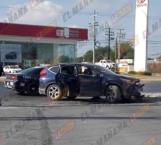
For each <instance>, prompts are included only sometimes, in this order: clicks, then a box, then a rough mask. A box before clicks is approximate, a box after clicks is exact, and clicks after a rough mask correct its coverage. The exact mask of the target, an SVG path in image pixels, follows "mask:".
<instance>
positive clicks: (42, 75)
mask: <svg viewBox="0 0 161 145" xmlns="http://www.w3.org/2000/svg"><path fill="white" fill-rule="evenodd" d="M44 76H46V69H43V70H42V71H41V72H40V77H44Z"/></svg>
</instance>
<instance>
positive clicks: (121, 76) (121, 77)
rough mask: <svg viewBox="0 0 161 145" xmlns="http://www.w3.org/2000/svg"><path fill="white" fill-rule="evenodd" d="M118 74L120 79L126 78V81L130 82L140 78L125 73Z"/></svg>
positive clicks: (138, 80)
mask: <svg viewBox="0 0 161 145" xmlns="http://www.w3.org/2000/svg"><path fill="white" fill-rule="evenodd" d="M118 76H119V78H120V79H122V80H128V81H131V82H140V79H137V78H134V77H131V76H127V75H118Z"/></svg>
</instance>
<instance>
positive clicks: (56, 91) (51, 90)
mask: <svg viewBox="0 0 161 145" xmlns="http://www.w3.org/2000/svg"><path fill="white" fill-rule="evenodd" d="M47 97H49V98H50V99H51V100H54V101H55V100H60V99H61V98H62V90H61V88H60V87H59V86H58V85H56V84H53V85H50V86H49V87H48V89H47Z"/></svg>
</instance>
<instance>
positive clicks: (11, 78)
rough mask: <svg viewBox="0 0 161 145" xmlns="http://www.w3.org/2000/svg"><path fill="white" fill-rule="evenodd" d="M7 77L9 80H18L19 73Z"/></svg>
mask: <svg viewBox="0 0 161 145" xmlns="http://www.w3.org/2000/svg"><path fill="white" fill-rule="evenodd" d="M6 78H7V79H9V80H13V81H16V80H17V75H7V77H6Z"/></svg>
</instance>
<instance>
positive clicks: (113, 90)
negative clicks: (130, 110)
mask: <svg viewBox="0 0 161 145" xmlns="http://www.w3.org/2000/svg"><path fill="white" fill-rule="evenodd" d="M105 95H106V99H107V101H108V102H109V103H115V102H117V101H121V97H122V95H121V90H120V88H119V87H118V86H117V85H109V86H108V87H107V89H106V92H105Z"/></svg>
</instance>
